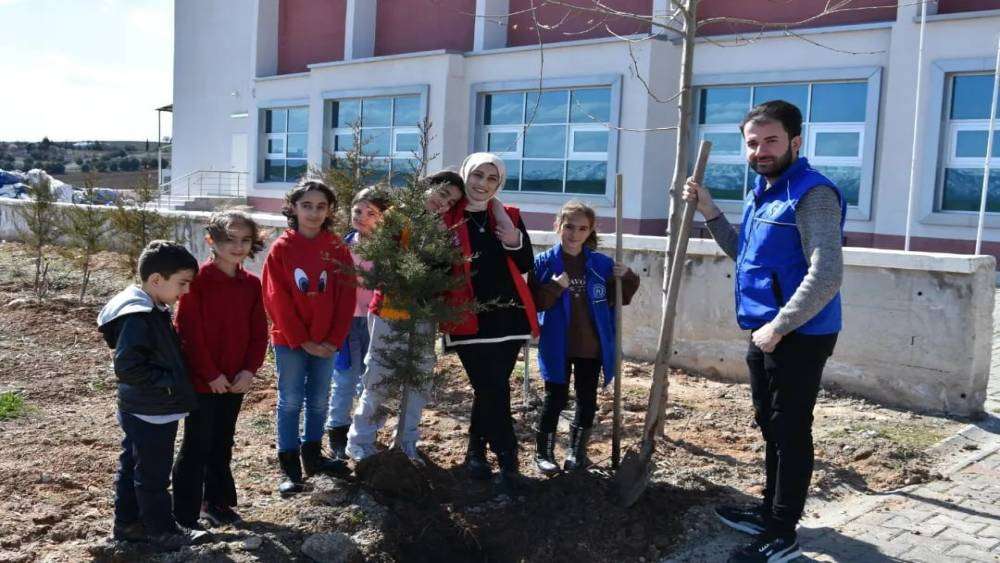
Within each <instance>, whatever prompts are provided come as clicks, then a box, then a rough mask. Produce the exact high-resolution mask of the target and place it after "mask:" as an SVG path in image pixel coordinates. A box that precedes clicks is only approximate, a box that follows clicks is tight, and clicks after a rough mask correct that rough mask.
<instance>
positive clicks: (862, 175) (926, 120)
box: [173, 0, 1000, 256]
mask: <svg viewBox="0 0 1000 563" xmlns="http://www.w3.org/2000/svg"><path fill="white" fill-rule="evenodd" d="M578 4H580V5H581V6H586V5H588V4H590V2H584V1H580V2H578ZM605 4H608V5H613V6H615V7H616V8H618V9H620V10H622V11H623V12H630V13H636V14H655V15H658V16H659V15H662V14H665V13H666V12H667V8H668V6H669V0H606V1H605ZM825 4H826V2H825V1H823V0H801V1H797V2H794V3H775V2H770V1H768V0H706V1H703V2H702V7H701V10H700V13H699V17H700V18H701V20H702V22H703V25H702V27H701V28H700V30H701V37H700V38H699V41H698V42H697V44H696V46H695V63H694V85H695V87H696V90H695V92H694V100H695V108H694V112H693V115H692V118H691V119H692V122H691V126H692V135H693V136H694V137H695V138H696V139H698V138H705V139H709V140H711V141H713V143H714V148H713V152H712V158H711V160H710V167H709V170H708V174H707V179H706V184H707V185H708V186H709V188H710V189H712V191H713V193H714V194H715V196H716V197H717V198H718V199H719V200H720V202H721V205H722V207H723V208H724V210H725V211H726V213H727V214H728V215H729V217H730V219H731V220H733V221H737V220H738V219H739V208H740V200H741V199H742V197H743V194H744V193H745V190H746V189H747V186H748V185H750V184H751V183H752V182H753V173H752V171H749V170H748V169H747V166H746V163H745V158H744V156H743V150H744V149H743V148H742V142H741V137H740V133H739V131H738V126H737V124H738V122H739V120H740V118H741V117H742V115H743V114H744V113H745V112H746V111H747V110H748V109H749V108H750V107H752V105H754V104H755V103H759V102H762V101H766V100H769V99H776V98H781V99H785V100H788V101H791V102H793V103H795V104H796V105H798V107H799V108H800V109H801V110H802V113H803V116H804V118H805V127H804V131H803V140H804V148H803V154H804V155H805V156H808V157H809V159H810V161H811V162H812V163H813V165H814V166H815V167H817V168H819V169H820V170H822V171H823V172H824V173H826V174H827V175H829V176H830V177H831V178H833V179H835V180H836V181H837V183H838V185H840V186H841V187H842V188H843V189H844V191H845V192H846V193H847V196H848V199H849V204H850V205H849V210H848V221H847V227H846V230H847V237H846V238H847V243H848V244H849V245H855V246H872V247H877V248H901V247H902V241H903V235H904V233H905V229H906V213H907V192H908V188H909V182H910V169H911V154H912V150H913V143H914V131H916V132H917V140H916V146H917V163H918V165H917V167H916V176H915V177H916V187H917V191H916V200H915V203H914V213H913V221H912V224H911V229H912V235H913V242H912V246H911V248H912V249H914V250H935V251H949V252H959V253H971V252H972V251H973V248H974V243H973V240H974V238H975V231H976V222H977V213H976V212H977V211H978V208H979V191H980V185H981V182H982V165H983V158H984V156H985V151H986V148H985V147H986V131H987V126H988V118H989V110H990V102H991V95H992V88H993V67H994V62H995V57H996V48H997V37H998V33H1000V0H938V1H937V2H932V3H930V4H929V5H928V12H929V16H928V21H927V26H926V32H925V34H926V36H925V39H924V43H925V47H924V48H925V55H924V64H923V69H922V79H921V84H920V85H919V86H918V84H917V52H918V41H919V31H920V26H919V9H920V7H919V5H916V3H911V2H899V3H897V5H895V6H890V7H886V4H889V3H887V2H885V1H884V0H856V1H855V2H853V3H852V9H848V10H844V11H839V12H837V13H832V14H827V15H825V16H823V17H820V18H816V17H814V16H815V15H816V14H818V13H819V12H820V11H821V10H822V7H823V5H825ZM532 5H533V3H532V2H531V0H434V1H430V0H212V1H208V2H203V1H197V0H177V2H176V6H175V61H174V124H173V127H174V129H173V133H174V136H173V143H174V147H173V174H174V177H175V178H176V177H181V176H184V175H185V174H189V173H194V172H196V171H207V170H235V171H245V172H247V173H248V177H249V180H250V188H249V190H248V197H249V201H250V202H251V204H252V205H254V206H255V207H257V208H258V209H261V210H275V209H277V208H278V207H279V206H280V203H281V198H282V196H283V195H284V193H285V192H286V191H287V190H288V188H289V186H290V185H291V184H292V183H293V182H294V181H295V180H296V179H297V178H298V177H299V176H300V175H301V174H302V173H304V172H305V171H306V170H307V169H308V168H309V167H323V166H328V165H329V164H330V163H331V160H332V159H335V158H336V157H337V156H339V155H343V154H344V151H345V150H348V148H349V146H350V145H351V143H352V142H353V139H354V137H353V129H352V127H353V126H354V125H355V124H358V125H360V127H361V131H362V135H363V137H364V138H365V142H366V144H365V152H367V153H370V154H371V155H373V156H374V160H373V161H372V168H373V171H372V177H373V179H374V178H375V177H378V176H385V175H396V174H397V173H399V172H406V171H408V170H409V169H410V168H411V167H412V163H413V156H414V150H415V149H417V148H418V146H419V142H418V141H419V137H420V134H419V128H418V125H419V124H420V123H421V122H423V121H424V120H427V121H429V122H430V123H431V127H432V128H431V138H430V140H429V146H428V155H430V156H432V157H433V158H432V160H431V163H430V167H431V169H436V168H441V167H444V166H449V165H452V166H453V165H457V164H459V163H460V162H461V161H462V159H463V158H464V157H465V155H466V154H468V153H469V152H472V151H475V150H489V151H493V152H496V153H498V154H499V155H501V156H502V157H503V158H504V160H505V162H507V164H508V168H509V172H508V176H509V177H508V180H507V183H506V186H505V188H504V192H503V194H502V199H503V200H504V201H505V202H510V203H513V204H516V205H518V206H520V207H521V209H522V210H523V211H524V215H525V217H526V221H527V222H528V226H529V227H531V228H541V229H545V228H550V227H551V221H552V214H553V213H554V212H555V211H556V210H557V209H558V208H559V206H560V205H562V203H563V202H565V201H566V200H568V199H571V198H579V199H583V200H586V201H588V202H589V203H591V204H592V205H593V206H594V207H595V208H596V209H597V211H598V214H599V216H600V217H601V219H600V221H601V225H600V227H601V228H603V229H605V230H607V229H610V228H612V227H611V224H612V219H611V218H612V217H613V216H614V208H613V205H614V203H613V202H614V176H615V174H617V173H622V174H623V176H624V194H623V195H624V204H623V210H622V212H623V216H624V223H625V226H624V228H625V231H626V232H629V233H634V234H647V235H661V234H663V233H664V230H665V228H666V216H667V206H668V204H667V188H668V185H669V183H670V179H671V176H672V174H673V166H674V162H673V160H674V159H673V155H674V144H675V134H676V132H675V130H674V129H672V128H673V127H675V126H676V125H677V123H676V121H677V111H676V101H675V100H674V99H673V96H674V94H675V93H676V90H677V82H678V76H679V72H680V58H681V45H680V43H679V41H678V40H677V39H676V36H675V35H672V34H669V33H665V32H663V31H662V30H660V29H659V28H656V27H654V28H652V29H651V28H650V25H649V24H648V23H646V22H643V21H641V20H638V19H634V18H628V17H627V16H624V17H619V18H610V19H608V18H604V17H603V16H599V15H595V14H592V13H587V12H585V11H574V12H571V13H567V12H566V9H565V8H561V7H557V6H552V5H549V6H546V7H545V8H544V9H540V10H538V11H537V12H534V13H533V12H532V11H531V10H530V8H531V6H532ZM752 21H753V22H769V24H768V25H763V26H762V25H760V24H759V23H751V22H752ZM793 22H796V23H797V25H795V26H793V28H792V29H787V28H785V27H781V26H780V25H778V24H785V23H793ZM539 88H540V90H539ZM918 91H919V92H918ZM918 93H919V95H918ZM918 98H919V103H920V106H921V107H920V111H919V113H918V120H917V123H916V127H915V126H914V113H915V109H916V108H915V104H916V103H917V100H918ZM993 158H994V160H995V161H996V162H995V164H996V167H997V168H1000V133H998V134H997V137H996V142H995V143H994V148H993ZM690 164H691V163H685V165H687V166H690ZM988 211H989V214H988V216H987V218H986V225H985V227H986V228H985V231H984V240H985V242H984V245H983V249H984V252H985V253H988V254H993V255H996V256H1000V170H997V171H995V172H993V173H992V174H991V179H990V190H989V197H988Z"/></svg>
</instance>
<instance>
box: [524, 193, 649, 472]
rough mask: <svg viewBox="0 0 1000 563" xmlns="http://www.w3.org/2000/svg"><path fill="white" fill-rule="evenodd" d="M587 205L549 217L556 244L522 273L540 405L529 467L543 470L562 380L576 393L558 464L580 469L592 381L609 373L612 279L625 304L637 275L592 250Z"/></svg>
mask: <svg viewBox="0 0 1000 563" xmlns="http://www.w3.org/2000/svg"><path fill="white" fill-rule="evenodd" d="M595 219H596V216H595V214H594V210H593V209H591V208H590V207H588V206H587V205H585V204H583V203H581V202H579V201H570V202H568V203H566V204H565V205H563V207H562V209H560V210H559V213H558V214H557V215H556V220H555V230H556V233H557V234H558V235H559V243H557V244H556V245H555V246H553V247H552V248H550V249H549V250H547V251H545V252H543V253H541V254H539V255H538V256H536V257H535V270H534V272H533V273H532V274H530V275H529V278H528V285H529V287H530V288H531V292H532V296H533V297H534V299H535V305H536V306H537V308H538V321H539V324H540V325H541V337H540V339H539V341H538V368H539V371H541V374H542V378H543V379H544V380H545V404H544V405H543V407H542V417H541V421H540V422H539V425H538V432H537V434H536V436H535V444H536V452H535V464H536V465H537V466H538V469H539V470H540V471H541V472H542V473H544V474H546V475H551V474H553V473H557V472H558V471H559V465H558V464H557V463H556V460H555V433H556V425H557V423H558V421H559V414H560V413H561V412H562V410H563V408H565V407H566V402H567V399H568V397H569V382H570V379H571V378H572V379H573V384H574V390H575V392H576V417H575V418H574V420H573V423H572V425H570V440H569V442H570V443H569V451H568V452H567V454H566V462H565V464H564V466H563V467H564V469H566V470H574V469H585V468H586V467H587V466H588V465H590V461H589V460H588V459H587V442H588V440H589V438H590V429H591V427H592V426H593V423H594V413H595V412H596V410H597V382H598V375H599V374H600V371H601V369H602V368H603V369H604V384H605V385H607V384H608V383H609V382H610V381H611V379H612V378H613V377H614V373H615V372H614V368H615V324H614V305H615V303H614V295H615V279H616V276H619V277H621V278H622V301H623V303H624V304H626V305H627V304H628V303H629V301H631V299H632V296H633V295H634V294H635V292H636V290H637V289H638V288H639V277H638V276H637V275H635V273H634V272H632V270H630V269H629V268H628V267H627V266H625V265H623V264H618V263H615V262H614V260H612V259H611V258H609V257H607V256H605V255H604V254H601V253H599V252H597V251H596V248H597V232H596V231H595V230H594V222H595Z"/></svg>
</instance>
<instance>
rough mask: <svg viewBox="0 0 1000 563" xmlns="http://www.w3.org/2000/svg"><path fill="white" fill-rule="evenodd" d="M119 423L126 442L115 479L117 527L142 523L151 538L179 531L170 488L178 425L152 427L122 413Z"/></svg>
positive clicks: (156, 425) (119, 414)
mask: <svg viewBox="0 0 1000 563" xmlns="http://www.w3.org/2000/svg"><path fill="white" fill-rule="evenodd" d="M118 423H119V424H120V425H121V427H122V430H124V431H125V438H124V439H122V452H121V455H120V456H119V457H118V474H117V475H116V476H115V524H117V525H119V526H127V525H129V524H133V523H135V522H139V521H142V523H143V525H145V527H146V532H147V533H149V534H160V533H163V532H169V531H171V530H173V529H174V528H175V527H176V523H175V522H174V515H173V512H172V511H171V497H170V491H169V490H168V487H169V486H170V466H171V465H172V464H173V461H174V439H175V438H176V437H177V422H168V423H167V424H152V423H149V422H146V421H144V420H142V419H140V418H138V417H136V416H133V415H131V414H128V413H124V412H120V411H119V412H118Z"/></svg>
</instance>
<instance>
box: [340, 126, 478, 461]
mask: <svg viewBox="0 0 1000 563" xmlns="http://www.w3.org/2000/svg"><path fill="white" fill-rule="evenodd" d="M430 127H431V126H430V122H425V123H424V124H423V125H422V126H421V135H420V137H421V139H420V149H419V151H418V153H417V154H415V155H414V157H415V159H416V161H417V165H416V166H415V167H414V169H413V170H412V172H411V173H410V174H408V175H407V179H406V180H407V181H406V184H405V185H404V186H402V187H399V188H391V187H388V186H385V185H383V186H382V189H384V190H385V192H386V196H387V199H388V200H389V202H390V206H389V209H388V210H387V211H386V213H385V214H384V215H383V217H382V222H381V224H380V226H379V228H377V229H375V232H374V233H373V234H372V235H371V236H370V237H368V238H366V239H363V240H362V241H361V242H360V243H359V244H358V246H356V247H355V249H356V252H357V253H358V254H359V255H360V256H361V257H362V258H364V259H365V260H369V261H371V263H372V267H371V269H369V270H359V271H358V272H357V274H358V276H359V277H360V278H361V284H362V285H363V286H364V287H367V288H379V289H380V290H381V291H382V292H383V293H384V294H385V295H386V296H387V299H391V301H392V306H393V308H394V309H401V310H404V311H406V312H407V313H408V314H409V315H408V318H406V319H400V320H388V319H387V320H386V322H388V323H389V325H390V326H391V327H392V328H393V332H392V335H390V336H389V338H388V344H389V345H388V346H387V347H386V348H384V349H382V350H378V351H376V353H375V357H374V358H373V361H377V362H379V363H380V364H381V365H382V366H383V367H385V368H386V370H387V371H388V374H389V375H388V376H386V377H385V379H384V380H383V381H382V383H381V385H384V386H385V388H386V390H387V392H388V394H390V395H393V396H397V395H398V396H399V397H400V406H399V418H398V420H397V423H396V443H395V444H394V446H395V447H399V446H400V443H401V442H400V441H401V440H402V436H403V428H405V426H406V420H405V417H406V397H407V394H408V393H407V391H408V390H409V389H420V390H422V391H427V390H430V389H431V388H433V387H434V385H435V384H436V382H437V374H436V373H435V370H433V369H432V370H430V372H427V371H424V368H423V366H422V364H423V362H422V358H423V354H422V352H424V351H426V350H433V349H434V343H435V340H436V335H437V330H436V328H437V327H439V326H440V325H441V324H444V323H449V322H454V321H457V320H459V319H460V318H461V317H462V315H464V314H466V313H467V312H470V311H474V310H476V309H477V308H479V307H483V306H484V305H483V304H476V303H465V304H457V303H454V302H452V301H451V300H450V299H449V292H450V291H451V290H454V289H456V288H458V287H459V286H460V285H461V284H462V283H464V280H461V279H457V278H456V277H455V276H453V274H452V269H453V267H454V266H456V265H458V264H461V263H462V262H463V261H464V257H463V256H462V251H461V248H460V247H459V246H458V245H457V244H456V243H455V240H456V239H455V234H454V232H452V231H451V230H450V229H448V228H446V227H445V225H444V223H443V222H442V220H441V217H440V216H438V215H437V214H436V213H433V212H431V211H428V210H427V208H426V206H425V203H426V198H427V196H426V191H427V190H428V189H429V188H431V187H432V186H430V185H429V184H427V183H426V182H425V181H423V180H421V178H422V177H423V176H424V175H426V173H427V163H428V162H429V160H430V159H431V158H432V157H429V156H428V151H427V146H428V143H429V141H430V138H431V137H430ZM352 162H354V163H359V162H361V161H360V160H358V159H355V160H353V161H352ZM355 171H356V172H359V173H360V172H363V171H364V169H363V168H361V167H359V168H357V169H355ZM355 178H357V180H355V181H360V178H363V174H358V175H357V176H355ZM487 306H488V305H487Z"/></svg>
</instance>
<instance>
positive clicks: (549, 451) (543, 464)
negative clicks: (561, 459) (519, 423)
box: [535, 432, 559, 475]
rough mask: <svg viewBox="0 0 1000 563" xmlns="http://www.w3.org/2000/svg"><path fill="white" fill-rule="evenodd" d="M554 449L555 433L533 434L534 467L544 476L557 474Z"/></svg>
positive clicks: (557, 466) (557, 468)
mask: <svg viewBox="0 0 1000 563" xmlns="http://www.w3.org/2000/svg"><path fill="white" fill-rule="evenodd" d="M555 447H556V433H555V432H538V433H536V434H535V465H537V466H538V470H539V471H541V472H542V473H543V474H545V475H554V474H556V473H559V465H558V464H557V463H556V452H555Z"/></svg>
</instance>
